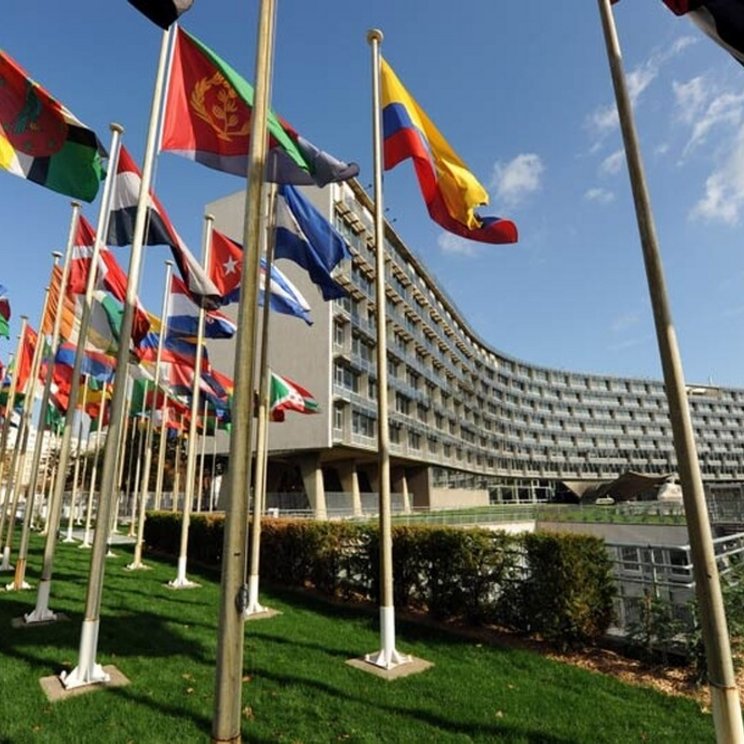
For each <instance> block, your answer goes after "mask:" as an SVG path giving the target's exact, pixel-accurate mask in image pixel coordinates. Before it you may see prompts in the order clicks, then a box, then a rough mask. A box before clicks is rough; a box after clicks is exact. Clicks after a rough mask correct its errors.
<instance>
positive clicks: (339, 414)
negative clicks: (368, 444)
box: [333, 406, 344, 431]
mask: <svg viewBox="0 0 744 744" xmlns="http://www.w3.org/2000/svg"><path fill="white" fill-rule="evenodd" d="M333 428H334V429H336V430H338V431H343V428H344V409H343V408H342V407H341V406H335V407H334V409H333Z"/></svg>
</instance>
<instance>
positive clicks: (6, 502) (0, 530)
mask: <svg viewBox="0 0 744 744" xmlns="http://www.w3.org/2000/svg"><path fill="white" fill-rule="evenodd" d="M27 325H28V316H27V315H21V332H20V333H19V334H18V344H17V346H16V353H15V358H14V359H15V361H14V364H13V377H11V378H10V389H9V390H8V400H7V402H6V404H5V420H4V421H3V439H4V441H3V446H2V466H4V464H5V459H6V456H7V453H6V451H5V449H6V445H7V442H8V433H9V431H10V420H11V418H12V416H13V407H14V403H15V395H16V390H17V388H18V367H19V365H20V362H21V352H22V350H23V342H24V340H25V337H26V326H27ZM17 444H18V435H17V434H16V445H17ZM15 451H16V450H15V449H14V452H15ZM13 462H15V460H12V461H11V463H13ZM2 466H0V477H2V475H3V472H2V471H3V470H4V467H2ZM12 479H13V468H12V467H11V469H10V478H8V477H7V476H6V478H5V483H4V484H3V508H2V510H0V540H1V539H2V536H3V534H4V531H5V520H6V518H7V512H8V507H9V506H10V499H11V489H10V488H9V486H11V485H12V483H13V480H12ZM12 518H15V515H13V517H12ZM3 563H5V561H3ZM0 570H3V569H2V568H0ZM5 570H7V569H5Z"/></svg>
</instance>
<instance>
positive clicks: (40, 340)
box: [0, 254, 59, 590]
mask: <svg viewBox="0 0 744 744" xmlns="http://www.w3.org/2000/svg"><path fill="white" fill-rule="evenodd" d="M53 255H54V264H53V266H52V277H53V276H54V268H56V266H57V256H58V255H59V254H53ZM49 295H50V288H49V287H47V288H46V290H45V292H44V304H43V306H42V310H41V322H40V323H39V332H38V334H37V335H36V345H35V346H34V353H33V357H32V359H31V370H30V374H29V378H28V382H27V383H26V385H27V389H26V393H25V395H24V398H23V406H22V408H21V421H20V425H19V427H18V434H17V436H16V445H15V449H14V455H17V456H18V462H17V464H16V465H15V467H14V468H13V469H14V472H15V476H14V478H13V503H12V505H11V507H10V520H9V521H8V528H7V529H8V531H7V534H6V536H5V544H4V546H3V562H2V566H0V570H6V568H9V569H12V566H10V564H9V563H8V561H9V558H10V553H11V550H12V548H13V533H14V532H15V522H16V520H15V515H16V512H17V509H18V503H19V500H20V496H21V491H22V490H23V474H24V472H25V470H26V450H27V447H28V437H29V429H30V423H31V408H32V406H33V404H34V400H35V398H36V388H37V386H38V380H39V369H40V367H41V359H42V357H43V355H44V336H43V334H42V332H41V324H42V323H43V322H44V317H45V316H46V313H47V309H48V307H49ZM37 436H38V434H37ZM28 506H29V500H28V496H27V497H26V504H25V512H24V515H23V524H25V523H26V518H27V517H28V519H29V520H30V519H31V513H30V510H29V508H28ZM5 588H6V589H8V590H13V589H23V588H28V585H25V587H24V584H23V582H21V583H18V584H16V582H15V578H14V580H13V581H12V582H11V583H10V584H8V585H7V586H6V587H5Z"/></svg>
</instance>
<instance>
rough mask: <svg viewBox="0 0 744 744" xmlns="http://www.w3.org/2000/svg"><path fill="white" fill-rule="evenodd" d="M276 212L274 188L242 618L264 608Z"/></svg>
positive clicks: (270, 192)
mask: <svg viewBox="0 0 744 744" xmlns="http://www.w3.org/2000/svg"><path fill="white" fill-rule="evenodd" d="M275 209H276V184H270V185H269V188H268V209H267V220H266V230H265V231H263V236H264V239H265V241H266V274H265V276H266V279H265V280H264V303H263V312H262V315H261V355H260V362H259V367H260V373H259V383H258V389H259V396H258V414H257V418H258V423H257V433H256V477H255V481H254V486H253V519H252V521H251V539H250V557H249V560H250V566H249V569H248V606H247V607H246V608H245V612H244V613H243V614H244V616H245V618H246V619H248V618H249V617H253V616H255V615H260V614H261V613H265V612H266V608H265V607H264V606H263V605H261V603H260V602H259V601H258V586H259V565H260V560H261V519H262V516H263V511H264V506H265V500H266V494H265V488H264V486H265V485H266V455H267V452H268V434H269V431H268V429H269V391H270V385H271V374H270V372H269V318H270V317H271V312H270V310H269V305H270V303H269V299H268V298H269V295H270V294H271V290H270V283H271V268H272V265H273V263H274V222H275Z"/></svg>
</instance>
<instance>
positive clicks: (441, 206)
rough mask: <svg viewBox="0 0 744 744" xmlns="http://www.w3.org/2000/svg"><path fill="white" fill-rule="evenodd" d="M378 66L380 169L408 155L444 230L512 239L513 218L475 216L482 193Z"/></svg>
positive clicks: (413, 104)
mask: <svg viewBox="0 0 744 744" xmlns="http://www.w3.org/2000/svg"><path fill="white" fill-rule="evenodd" d="M381 65H382V67H381V71H380V72H381V84H382V127H383V136H384V144H383V147H384V158H385V170H391V169H392V168H394V167H395V166H396V165H398V163H400V162H401V160H406V159H408V158H411V159H412V160H413V165H414V168H415V169H416V176H417V177H418V181H419V187H420V189H421V194H422V195H423V197H424V201H425V202H426V207H427V209H428V211H429V216H430V217H431V218H432V219H433V220H434V222H436V223H437V224H438V225H439V226H440V227H443V228H444V229H445V230H447V231H449V232H451V233H454V234H455V235H459V236H460V237H462V238H468V239H470V240H477V241H480V242H481V243H516V242H517V227H516V225H515V224H514V223H513V222H511V221H510V220H505V219H501V218H500V217H480V216H479V215H477V214H476V212H475V209H476V207H479V206H481V205H484V204H488V192H487V191H486V189H485V188H484V187H483V185H482V184H481V183H480V182H479V181H478V179H477V178H476V177H475V176H474V175H473V174H472V173H471V172H470V170H468V167H467V165H465V163H464V162H463V161H462V160H461V159H460V158H459V156H458V155H457V153H456V152H455V151H454V150H453V149H452V148H451V147H450V145H449V143H448V142H447V141H446V140H445V139H444V137H443V136H442V134H441V133H440V131H439V130H438V129H437V128H436V127H435V126H434V124H433V123H432V121H431V120H430V119H429V117H428V116H427V115H426V112H425V111H424V110H423V109H422V108H421V107H420V106H419V105H418V103H416V101H415V100H414V98H413V96H412V95H411V94H410V93H409V92H408V91H407V90H406V89H405V88H404V87H403V85H402V84H401V82H400V80H398V78H397V77H396V75H395V73H394V72H393V70H392V68H391V67H390V65H388V64H387V62H385V60H381Z"/></svg>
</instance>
